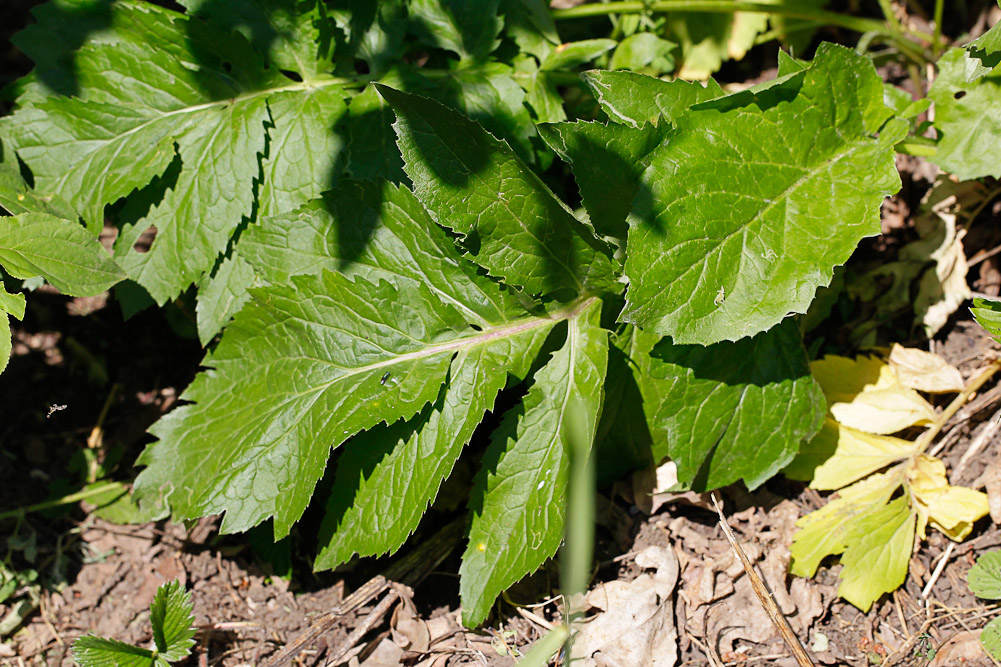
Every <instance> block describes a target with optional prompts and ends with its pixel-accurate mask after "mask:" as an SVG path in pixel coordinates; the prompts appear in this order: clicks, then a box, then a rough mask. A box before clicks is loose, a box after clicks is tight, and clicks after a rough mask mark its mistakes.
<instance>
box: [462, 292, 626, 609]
mask: <svg viewBox="0 0 1001 667" xmlns="http://www.w3.org/2000/svg"><path fill="white" fill-rule="evenodd" d="M600 315H601V303H600V301H598V300H597V299H594V300H590V301H587V302H585V304H584V305H583V306H582V307H581V310H580V312H578V313H576V314H574V316H573V317H571V318H570V320H569V322H568V324H569V328H568V332H567V339H566V342H565V343H564V345H563V347H562V348H561V349H560V350H558V351H557V352H555V353H554V354H553V356H552V357H551V358H550V360H549V362H548V363H547V364H546V365H545V366H544V367H543V368H542V369H541V370H539V371H538V372H536V373H535V376H534V381H533V384H532V387H531V389H529V392H528V395H527V396H526V397H525V399H524V401H523V403H522V405H520V406H518V407H517V408H515V409H514V410H513V411H511V412H509V413H508V414H506V415H505V417H504V421H503V423H502V424H501V425H500V427H498V429H497V431H496V432H495V433H494V437H493V440H492V442H491V445H490V448H489V450H488V451H487V454H486V456H485V457H484V461H483V466H484V467H483V469H482V470H481V472H480V474H479V475H478V476H477V481H476V487H475V488H474V490H473V497H472V500H471V510H472V515H473V516H472V520H471V524H470V528H469V545H468V546H467V548H466V552H465V554H464V555H463V557H462V567H461V568H460V570H459V574H460V577H461V581H460V592H461V595H462V608H463V622H464V623H465V624H466V625H477V624H479V623H480V622H482V620H483V619H484V618H485V617H486V615H487V613H488V612H489V610H490V606H491V605H492V604H493V602H494V600H495V599H496V598H497V596H498V595H499V594H500V592H501V591H503V590H504V589H506V588H507V587H508V586H510V585H511V584H513V583H514V582H516V581H518V580H519V579H521V578H522V577H523V576H524V575H525V574H526V573H529V572H532V571H534V570H535V569H536V568H538V567H539V566H540V565H542V563H543V562H545V561H546V559H547V558H550V557H551V556H553V554H555V553H556V549H557V548H558V547H559V544H560V541H561V540H562V539H563V522H564V517H565V512H566V508H565V506H564V503H565V498H566V488H567V471H568V449H569V446H570V444H569V439H570V433H569V431H570V429H571V427H570V424H569V420H570V418H571V414H570V412H571V411H570V410H569V406H571V405H578V406H580V409H581V412H582V413H583V415H584V416H585V418H586V430H585V434H586V438H587V441H588V443H590V442H593V440H594V435H595V429H596V427H597V422H598V418H599V416H600V414H601V403H602V396H603V391H602V386H603V384H604V380H605V371H606V368H607V360H608V332H607V330H605V329H602V328H601V326H600Z"/></svg>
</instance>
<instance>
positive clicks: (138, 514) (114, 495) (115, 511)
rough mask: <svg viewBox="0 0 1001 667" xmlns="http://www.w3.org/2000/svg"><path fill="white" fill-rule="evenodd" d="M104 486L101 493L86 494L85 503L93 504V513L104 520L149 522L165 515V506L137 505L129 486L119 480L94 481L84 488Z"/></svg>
mask: <svg viewBox="0 0 1001 667" xmlns="http://www.w3.org/2000/svg"><path fill="white" fill-rule="evenodd" d="M95 488H106V491H104V492H103V493H98V494H97V495H93V496H88V497H87V503H88V504H90V505H94V510H93V513H94V514H95V515H96V516H99V517H101V518H102V519H104V520H105V521H110V522H111V523H117V524H127V523H149V522H150V521H158V520H160V519H164V518H166V517H167V515H168V512H167V508H166V507H163V506H160V507H155V506H150V505H147V506H144V507H139V505H138V504H137V503H136V502H135V501H134V500H133V498H132V494H131V492H130V491H129V487H128V486H127V485H126V484H123V483H121V482H108V481H101V482H94V483H93V484H89V485H87V487H85V489H84V490H92V489H95Z"/></svg>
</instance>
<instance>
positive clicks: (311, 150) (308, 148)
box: [258, 87, 350, 217]
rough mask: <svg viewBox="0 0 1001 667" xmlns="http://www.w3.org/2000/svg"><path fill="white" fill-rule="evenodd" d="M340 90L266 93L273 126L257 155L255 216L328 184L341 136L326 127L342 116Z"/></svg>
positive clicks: (292, 204) (287, 207)
mask: <svg viewBox="0 0 1001 667" xmlns="http://www.w3.org/2000/svg"><path fill="white" fill-rule="evenodd" d="M343 98H344V91H343V90H342V89H340V88H336V87H326V88H323V87H320V88H310V89H306V90H290V91H281V92H277V93H275V94H274V95H271V96H270V97H269V98H268V114H269V116H270V123H271V125H272V128H271V130H270V132H269V136H268V149H267V154H266V155H265V157H264V159H263V160H262V161H261V167H262V170H263V181H262V183H261V189H260V193H259V206H260V209H259V211H258V214H259V215H260V216H262V217H263V216H267V215H275V214H277V213H284V212H285V211H291V210H292V209H294V208H296V207H298V206H301V205H302V204H305V203H306V202H307V201H309V200H311V199H314V198H315V197H318V196H320V193H321V192H323V191H324V190H328V189H330V186H331V185H333V184H334V183H333V181H334V179H335V177H336V175H337V173H338V166H337V162H338V160H340V159H343V156H342V155H341V154H342V152H343V151H345V150H346V145H345V144H346V141H350V138H348V139H347V140H346V138H345V136H344V135H342V134H340V133H335V132H333V131H331V128H332V127H333V126H334V125H335V124H336V123H337V122H339V121H341V120H342V119H343V118H344V117H345V116H347V106H346V105H345V104H344V100H343Z"/></svg>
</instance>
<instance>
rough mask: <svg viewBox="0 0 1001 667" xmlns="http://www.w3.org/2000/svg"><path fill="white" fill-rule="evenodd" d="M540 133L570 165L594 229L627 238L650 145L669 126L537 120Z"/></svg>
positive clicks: (658, 138)
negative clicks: (628, 218)
mask: <svg viewBox="0 0 1001 667" xmlns="http://www.w3.org/2000/svg"><path fill="white" fill-rule="evenodd" d="M538 130H539V134H540V136H542V138H543V139H544V140H545V142H546V143H547V144H549V147H550V148H552V149H553V150H554V151H556V154H557V155H559V156H560V157H561V158H562V159H563V160H564V161H566V162H567V163H568V164H569V165H570V166H571V168H572V169H573V174H574V178H575V179H576V181H577V185H578V187H579V188H580V194H581V198H582V199H583V201H584V208H585V209H587V214H588V217H589V218H590V220H591V224H592V225H594V229H595V231H596V232H598V234H602V235H604V236H610V237H613V238H617V239H625V237H626V230H627V229H628V227H627V226H626V215H628V214H629V209H630V208H631V207H632V203H633V198H634V197H635V196H636V192H637V190H638V189H639V187H638V186H639V179H640V176H641V175H642V173H643V170H644V169H645V168H646V165H647V157H648V156H649V154H650V151H652V150H653V149H655V148H656V147H657V146H659V145H660V143H661V141H663V138H664V135H665V134H666V133H667V127H666V126H664V125H661V126H660V127H657V126H654V125H643V126H642V127H640V128H633V127H630V126H627V125H616V124H614V123H613V124H609V125H604V124H602V123H588V122H583V121H581V122H576V123H552V124H544V125H540V126H539V128H538Z"/></svg>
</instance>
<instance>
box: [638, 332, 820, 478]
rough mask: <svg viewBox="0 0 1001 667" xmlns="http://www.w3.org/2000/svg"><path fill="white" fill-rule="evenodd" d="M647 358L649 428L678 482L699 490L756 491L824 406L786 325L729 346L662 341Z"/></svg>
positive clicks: (814, 426) (807, 433)
mask: <svg viewBox="0 0 1001 667" xmlns="http://www.w3.org/2000/svg"><path fill="white" fill-rule="evenodd" d="M651 354H652V356H653V358H654V360H653V363H651V364H650V366H649V370H648V373H649V375H650V376H651V380H648V381H647V383H651V382H656V383H657V384H658V385H659V386H658V394H659V396H660V397H661V403H660V405H659V409H658V410H657V411H656V413H655V414H654V415H653V418H652V420H651V424H652V425H653V426H654V427H655V428H656V429H657V431H658V432H659V433H661V434H663V436H664V438H665V439H666V445H667V451H666V454H667V455H668V456H670V458H671V460H673V461H675V462H676V463H677V464H678V478H679V479H680V480H682V481H683V482H685V483H689V484H691V485H692V486H693V487H695V488H697V489H699V490H704V489H714V488H718V487H721V486H725V485H727V484H731V483H733V482H735V481H737V480H739V479H743V480H744V482H745V483H746V484H747V486H748V487H750V488H754V487H756V486H758V485H760V484H762V483H763V482H764V481H765V480H767V479H769V478H770V477H772V476H773V475H775V474H776V473H777V472H778V471H779V470H780V469H781V468H782V467H783V466H784V465H785V464H787V463H788V462H789V461H791V460H792V458H793V457H794V456H795V455H796V452H798V451H799V446H800V443H801V442H803V441H804V440H806V439H809V438H811V437H813V435H814V434H816V433H817V431H818V430H819V429H820V426H821V424H822V423H823V420H824V413H825V412H826V408H827V404H826V402H825V401H824V396H823V393H822V392H821V389H820V385H818V384H817V383H816V382H815V381H814V379H813V376H812V375H811V374H810V366H809V363H808V359H807V356H806V351H805V350H804V349H803V344H802V339H801V336H800V333H799V327H798V326H797V325H796V323H795V322H794V321H792V320H788V321H786V322H784V323H782V324H780V325H779V326H777V327H775V328H774V329H772V330H770V331H767V332H764V333H760V334H758V335H756V336H754V337H753V338H746V339H743V340H740V341H738V342H736V343H730V342H723V343H718V344H716V345H710V346H709V347H702V346H699V345H674V344H672V343H671V342H670V340H669V339H665V340H664V341H662V342H661V343H659V344H658V345H657V346H656V347H655V348H654V349H653V351H652V353H651Z"/></svg>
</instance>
